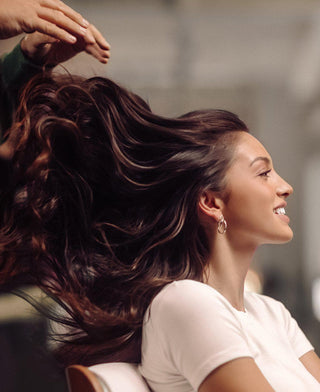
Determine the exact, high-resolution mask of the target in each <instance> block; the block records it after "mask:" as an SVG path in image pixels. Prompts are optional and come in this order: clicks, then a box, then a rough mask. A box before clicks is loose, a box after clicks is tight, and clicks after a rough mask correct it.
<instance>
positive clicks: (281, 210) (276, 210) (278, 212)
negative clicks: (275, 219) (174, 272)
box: [273, 207, 286, 215]
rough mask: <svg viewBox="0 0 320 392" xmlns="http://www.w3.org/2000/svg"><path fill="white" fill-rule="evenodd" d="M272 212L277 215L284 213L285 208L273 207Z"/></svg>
mask: <svg viewBox="0 0 320 392" xmlns="http://www.w3.org/2000/svg"><path fill="white" fill-rule="evenodd" d="M273 212H274V213H275V214H277V215H285V214H286V210H285V209H284V208H283V207H280V208H275V209H274V210H273Z"/></svg>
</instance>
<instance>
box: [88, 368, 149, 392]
mask: <svg viewBox="0 0 320 392" xmlns="http://www.w3.org/2000/svg"><path fill="white" fill-rule="evenodd" d="M89 370H90V371H91V372H92V373H94V374H95V375H96V376H97V378H98V380H99V381H100V383H101V385H103V388H105V389H104V391H105V392H150V389H149V387H148V385H147V383H146V381H145V380H144V378H143V377H142V376H141V374H140V373H139V370H138V366H137V365H134V364H132V363H125V362H111V363H101V364H98V365H94V366H91V367H90V368H89Z"/></svg>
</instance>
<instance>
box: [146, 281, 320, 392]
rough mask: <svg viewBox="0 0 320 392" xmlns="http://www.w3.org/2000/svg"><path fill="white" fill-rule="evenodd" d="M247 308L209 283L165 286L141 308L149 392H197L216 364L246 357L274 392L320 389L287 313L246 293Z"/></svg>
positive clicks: (303, 342) (305, 346)
mask: <svg viewBox="0 0 320 392" xmlns="http://www.w3.org/2000/svg"><path fill="white" fill-rule="evenodd" d="M244 298H245V309H246V312H241V311H238V310H236V309H235V308H234V307H232V305H231V304H230V303H229V302H228V300H227V299H226V298H225V297H223V295H221V294H220V293H219V292H218V291H216V290H215V289H213V288H212V287H210V286H208V285H206V284H203V283H200V282H196V281H192V280H181V281H177V282H173V283H170V284H169V285H167V286H165V287H164V289H163V290H162V291H161V292H160V293H159V294H158V295H157V296H156V297H155V298H154V300H153V301H152V303H151V305H150V307H149V309H148V311H147V312H146V316H145V320H144V325H143V333H142V362H141V365H140V367H139V369H140V372H141V374H142V375H143V376H144V377H145V378H146V380H147V381H148V383H149V385H150V387H151V388H152V390H153V391H155V392H191V391H197V390H198V388H199V386H200V384H201V383H202V381H203V380H204V379H205V378H206V376H208V375H209V374H210V373H211V372H212V370H214V369H215V368H217V367H218V366H220V365H222V364H223V363H226V362H228V361H231V360H233V359H236V358H240V357H252V358H254V360H255V362H256V364H257V365H258V367H259V368H260V370H261V371H262V373H263V374H264V376H265V377H266V379H267V380H268V381H269V383H270V384H271V386H272V387H273V389H274V390H275V391H276V392H289V391H290V392H319V391H320V384H319V383H318V381H317V380H316V379H315V378H314V377H313V376H312V375H311V374H310V373H309V372H308V371H307V370H306V369H305V367H304V366H303V365H302V363H301V361H300V360H299V358H300V357H301V356H302V355H303V354H305V353H307V352H308V351H310V350H313V347H312V346H311V344H310V343H309V341H308V340H307V338H306V337H305V335H304V334H303V332H302V331H301V330H300V328H299V327H298V325H297V323H296V321H295V320H294V319H293V318H292V317H291V315H290V313H289V312H288V310H287V309H286V308H285V307H284V306H283V305H282V304H281V303H280V302H278V301H275V300H274V299H272V298H269V297H266V296H262V295H258V294H253V293H249V292H246V293H245V297H244Z"/></svg>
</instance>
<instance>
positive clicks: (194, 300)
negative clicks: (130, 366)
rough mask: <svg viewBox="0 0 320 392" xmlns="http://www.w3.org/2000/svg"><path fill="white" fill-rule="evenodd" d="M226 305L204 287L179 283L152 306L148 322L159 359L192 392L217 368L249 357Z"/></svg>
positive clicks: (170, 286) (195, 283) (244, 341)
mask: <svg viewBox="0 0 320 392" xmlns="http://www.w3.org/2000/svg"><path fill="white" fill-rule="evenodd" d="M225 301H226V300H224V299H223V298H222V296H220V295H218V294H217V293H216V292H215V290H213V289H212V288H211V287H209V286H207V285H204V284H202V283H199V282H193V281H181V282H175V283H173V284H170V285H169V286H168V287H167V288H165V289H164V290H163V292H162V293H161V294H160V295H159V296H158V297H156V299H155V300H154V301H153V303H152V306H151V310H150V321H151V322H152V328H154V331H155V333H156V334H157V336H158V339H159V347H161V350H162V356H163V358H165V359H166V361H168V362H170V364H171V366H172V365H173V366H174V367H175V368H176V369H177V371H178V372H179V373H180V374H181V375H183V376H184V377H185V378H186V379H187V380H188V381H189V383H190V384H191V385H192V387H193V388H194V389H195V390H197V389H198V387H199V386H200V384H201V383H202V381H203V380H204V379H205V378H206V377H207V376H208V375H209V374H210V372H211V371H213V370H214V369H216V368H217V367H219V366H220V365H222V364H224V363H226V362H229V361H231V360H233V359H236V358H240V357H252V355H251V353H250V351H249V348H248V346H247V341H246V338H245V336H244V335H243V333H242V331H241V326H240V323H239V321H238V320H237V318H236V317H235V316H234V314H233V312H232V311H231V310H230V309H229V308H228V306H227V305H226V302H225Z"/></svg>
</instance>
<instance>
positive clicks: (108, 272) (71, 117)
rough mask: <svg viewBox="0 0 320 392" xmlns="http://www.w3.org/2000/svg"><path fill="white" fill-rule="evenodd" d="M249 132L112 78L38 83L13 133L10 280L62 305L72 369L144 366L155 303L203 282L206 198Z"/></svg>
mask: <svg viewBox="0 0 320 392" xmlns="http://www.w3.org/2000/svg"><path fill="white" fill-rule="evenodd" d="M239 131H247V127H246V125H245V124H244V123H243V122H242V121H241V120H239V118H238V117H237V116H236V115H234V114H232V113H230V112H227V111H223V110H202V111H194V112H191V113H188V114H186V115H184V116H182V117H180V118H175V119H170V118H165V117H161V116H158V115H155V114H154V113H153V112H152V111H151V109H150V107H149V106H148V104H147V103H146V102H145V101H143V100H142V98H140V97H139V96H137V95H135V94H133V93H131V92H129V91H127V90H125V89H124V88H122V87H120V86H118V85H117V84H115V83H114V82H112V81H110V80H108V79H105V78H101V77H95V78H91V79H82V78H78V77H71V76H68V77H62V76H59V77H57V76H56V77H54V76H52V75H51V76H50V75H42V76H38V77H36V78H35V79H34V80H32V81H31V82H30V83H29V85H28V86H27V88H26V89H25V91H24V93H23V95H22V97H21V103H20V107H19V109H18V112H17V116H16V121H15V123H14V125H13V126H12V129H11V130H10V143H11V144H12V147H13V149H14V151H15V153H14V156H13V161H12V165H13V176H12V179H11V183H10V185H9V186H8V188H7V189H6V190H5V191H3V192H2V194H1V205H0V219H1V230H0V283H1V284H2V285H6V284H8V282H11V283H10V284H12V282H14V283H15V284H19V283H23V282H26V281H29V282H31V283H34V284H37V285H39V286H40V287H41V288H42V289H43V290H44V291H45V292H46V293H48V294H49V295H50V296H52V297H54V298H55V299H56V300H57V301H58V302H59V303H60V306H61V307H62V308H63V311H62V312H60V315H59V313H58V314H56V315H51V317H52V318H54V319H55V320H57V321H59V322H61V323H64V324H66V325H67V329H68V331H69V334H68V335H69V336H68V339H66V340H65V341H64V343H63V344H62V345H60V346H59V349H58V356H59V358H60V360H61V361H62V362H63V364H64V365H69V364H72V363H82V364H85V365H90V364H93V363H97V362H99V361H108V360H112V361H115V360H118V361H120V360H122V361H139V356H140V347H139V344H140V340H141V328H142V322H143V317H144V314H145V312H146V310H147V308H148V306H149V305H150V302H151V301H152V299H153V298H154V296H155V295H156V294H157V293H158V292H159V291H160V290H161V288H163V287H164V285H166V284H167V283H169V282H172V281H173V280H180V279H195V280H198V281H201V280H202V279H203V273H204V269H205V267H206V264H207V258H208V242H207V238H206V235H205V232H204V229H203V228H202V226H201V224H200V222H199V218H198V199H199V196H200V194H201V192H203V191H204V190H205V189H211V190H214V191H216V192H221V193H223V192H224V190H225V187H226V181H225V173H226V171H227V169H228V168H229V167H230V164H231V162H232V158H233V153H234V149H235V139H236V137H237V135H238V134H239Z"/></svg>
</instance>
